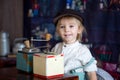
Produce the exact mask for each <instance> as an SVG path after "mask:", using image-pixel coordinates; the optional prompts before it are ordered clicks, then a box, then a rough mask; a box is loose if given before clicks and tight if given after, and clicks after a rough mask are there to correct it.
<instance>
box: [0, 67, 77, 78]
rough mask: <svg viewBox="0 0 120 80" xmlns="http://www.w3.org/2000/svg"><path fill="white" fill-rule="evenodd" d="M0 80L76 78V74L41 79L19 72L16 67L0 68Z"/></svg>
mask: <svg viewBox="0 0 120 80" xmlns="http://www.w3.org/2000/svg"><path fill="white" fill-rule="evenodd" d="M0 80H78V76H74V75H68V74H65V75H64V76H63V77H59V78H55V79H41V78H39V77H35V76H34V75H33V74H30V73H25V72H21V71H19V70H17V69H16V67H5V68H0Z"/></svg>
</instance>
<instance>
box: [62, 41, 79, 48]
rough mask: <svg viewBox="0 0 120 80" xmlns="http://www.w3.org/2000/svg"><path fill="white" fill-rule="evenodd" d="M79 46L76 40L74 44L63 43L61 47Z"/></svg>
mask: <svg viewBox="0 0 120 80" xmlns="http://www.w3.org/2000/svg"><path fill="white" fill-rule="evenodd" d="M78 44H79V41H78V40H77V41H76V42H74V43H72V44H65V43H64V42H63V47H71V46H72V47H74V46H76V45H78Z"/></svg>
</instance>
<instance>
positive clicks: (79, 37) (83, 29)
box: [56, 16, 86, 41]
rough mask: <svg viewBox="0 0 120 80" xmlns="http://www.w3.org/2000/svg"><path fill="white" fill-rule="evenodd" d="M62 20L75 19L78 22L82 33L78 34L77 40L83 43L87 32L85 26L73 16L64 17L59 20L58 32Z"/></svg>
mask: <svg viewBox="0 0 120 80" xmlns="http://www.w3.org/2000/svg"><path fill="white" fill-rule="evenodd" d="M61 19H74V20H76V22H77V23H78V26H79V29H81V32H80V33H78V35H77V40H78V41H81V40H82V35H83V32H86V29H85V27H84V26H83V24H82V22H81V21H80V20H78V19H77V18H75V17H73V16H64V17H62V18H60V19H59V20H58V22H57V25H56V31H58V26H59V25H60V22H61Z"/></svg>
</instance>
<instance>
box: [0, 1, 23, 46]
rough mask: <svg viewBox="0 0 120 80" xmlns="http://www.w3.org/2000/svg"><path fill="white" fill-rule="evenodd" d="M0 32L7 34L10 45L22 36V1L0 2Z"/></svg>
mask: <svg viewBox="0 0 120 80" xmlns="http://www.w3.org/2000/svg"><path fill="white" fill-rule="evenodd" d="M1 30H3V31H6V32H8V33H9V35H10V37H9V38H10V42H11V45H12V44H13V41H14V39H15V38H18V37H22V36H23V0H0V31H1Z"/></svg>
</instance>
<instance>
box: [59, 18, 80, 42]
mask: <svg viewBox="0 0 120 80" xmlns="http://www.w3.org/2000/svg"><path fill="white" fill-rule="evenodd" d="M77 21H78V20H76V19H75V18H62V19H61V20H60V21H59V22H58V26H57V32H58V34H59V35H60V37H61V38H62V39H63V41H64V42H65V43H66V44H70V43H74V42H75V41H76V39H77V35H78V33H80V32H81V29H80V25H79V24H78V22H77Z"/></svg>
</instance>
